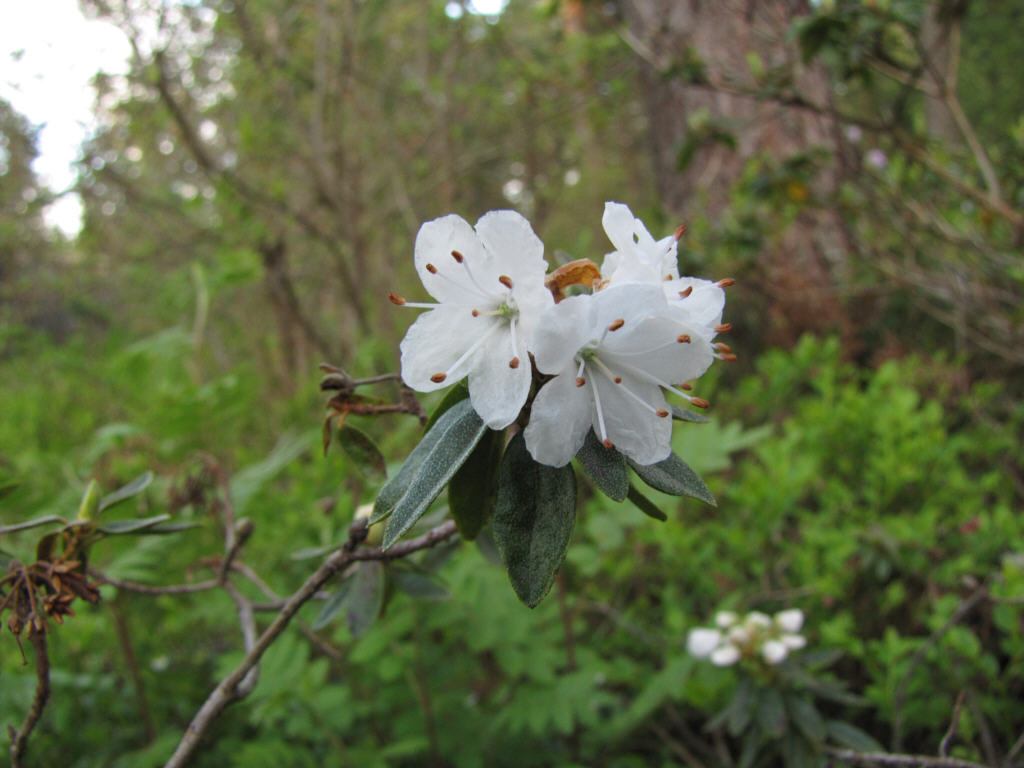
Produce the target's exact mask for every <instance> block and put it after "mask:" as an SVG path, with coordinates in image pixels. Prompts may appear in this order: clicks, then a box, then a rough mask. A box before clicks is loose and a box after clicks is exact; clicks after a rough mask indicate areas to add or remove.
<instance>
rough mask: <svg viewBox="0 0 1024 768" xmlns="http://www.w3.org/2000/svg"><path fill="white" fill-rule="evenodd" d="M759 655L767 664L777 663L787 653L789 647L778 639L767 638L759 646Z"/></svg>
mask: <svg viewBox="0 0 1024 768" xmlns="http://www.w3.org/2000/svg"><path fill="white" fill-rule="evenodd" d="M761 655H762V656H764V660H765V661H767V662H768V663H769V664H778V663H779V662H780V661H782V660H783V659H785V658H786V656H788V655H789V648H787V647H786V644H785V643H782V642H779V641H778V640H769V641H768V642H766V643H765V644H764V645H762V646H761Z"/></svg>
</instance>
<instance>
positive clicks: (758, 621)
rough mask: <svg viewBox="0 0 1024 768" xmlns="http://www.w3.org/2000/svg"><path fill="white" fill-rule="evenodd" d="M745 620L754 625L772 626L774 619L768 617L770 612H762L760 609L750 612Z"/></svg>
mask: <svg viewBox="0 0 1024 768" xmlns="http://www.w3.org/2000/svg"><path fill="white" fill-rule="evenodd" d="M744 622H745V623H746V624H748V625H749V626H752V627H770V626H771V625H772V620H771V619H770V618H769V617H768V614H766V613H761V612H760V611H751V612H750V613H748V614H747V618H746V619H744Z"/></svg>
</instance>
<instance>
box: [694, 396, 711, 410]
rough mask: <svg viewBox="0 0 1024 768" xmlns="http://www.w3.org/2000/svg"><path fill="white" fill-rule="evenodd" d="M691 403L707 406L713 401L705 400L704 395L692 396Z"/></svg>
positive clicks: (702, 406) (701, 406)
mask: <svg viewBox="0 0 1024 768" xmlns="http://www.w3.org/2000/svg"><path fill="white" fill-rule="evenodd" d="M690 404H691V405H695V406H697V407H698V408H707V407H708V406H709V405H711V403H709V402H708V401H707V400H705V399H704V398H702V397H691V398H690Z"/></svg>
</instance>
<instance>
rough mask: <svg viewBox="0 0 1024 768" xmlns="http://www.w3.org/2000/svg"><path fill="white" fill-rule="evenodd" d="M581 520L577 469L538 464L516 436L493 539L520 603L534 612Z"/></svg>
mask: <svg viewBox="0 0 1024 768" xmlns="http://www.w3.org/2000/svg"><path fill="white" fill-rule="evenodd" d="M575 521H576V476H575V475H574V474H573V471H572V467H571V466H570V465H568V464H567V465H566V466H564V467H549V466H547V465H545V464H538V463H537V462H535V461H534V460H533V458H532V457H531V456H530V454H529V452H528V451H527V449H526V441H525V440H524V439H523V435H522V433H519V434H518V435H516V436H515V437H514V438H513V439H512V442H510V443H509V445H508V448H506V449H505V457H504V459H503V460H502V462H501V474H500V476H499V479H498V501H497V504H496V505H495V508H494V540H495V542H496V543H497V545H498V551H499V552H500V553H501V559H502V562H503V563H504V564H505V568H506V570H507V571H508V576H509V580H510V581H511V582H512V588H513V589H514V590H515V591H516V595H518V597H519V599H520V600H522V601H523V602H524V603H526V604H527V605H528V606H530V607H531V608H533V607H535V606H536V605H537V604H538V603H540V601H541V600H542V599H544V596H545V595H546V594H547V593H548V590H550V589H551V585H552V583H553V582H554V580H555V573H556V572H557V571H558V568H559V566H560V565H561V564H562V561H563V560H564V559H565V552H566V550H567V549H568V547H569V539H570V538H571V537H572V529H573V524H574V523H575Z"/></svg>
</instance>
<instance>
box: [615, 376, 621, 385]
mask: <svg viewBox="0 0 1024 768" xmlns="http://www.w3.org/2000/svg"><path fill="white" fill-rule="evenodd" d="M615 383H616V384H621V383H622V377H621V376H616V377H615Z"/></svg>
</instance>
